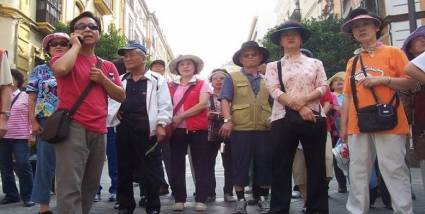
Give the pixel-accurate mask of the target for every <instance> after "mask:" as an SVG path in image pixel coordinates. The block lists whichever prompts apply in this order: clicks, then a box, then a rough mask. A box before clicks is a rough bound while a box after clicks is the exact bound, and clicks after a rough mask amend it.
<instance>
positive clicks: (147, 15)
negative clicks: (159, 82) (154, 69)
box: [124, 0, 174, 78]
mask: <svg viewBox="0 0 425 214" xmlns="http://www.w3.org/2000/svg"><path fill="white" fill-rule="evenodd" d="M125 14H126V17H125V21H124V35H125V36H126V38H127V39H128V40H134V41H138V42H140V43H142V44H143V45H145V46H146V48H147V50H148V54H149V59H150V60H156V59H162V60H164V61H165V62H166V63H167V64H168V62H170V61H171V60H172V59H173V58H174V55H173V52H172V50H171V48H170V46H169V45H168V42H167V40H166V38H165V35H164V34H163V32H162V30H161V27H160V25H159V22H158V19H157V17H156V16H155V14H154V13H152V12H150V11H149V8H148V5H147V4H146V2H145V0H133V1H127V2H126V4H125ZM166 76H167V77H168V78H172V76H171V74H170V72H168V70H167V71H166Z"/></svg>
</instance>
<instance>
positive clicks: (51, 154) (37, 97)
mask: <svg viewBox="0 0 425 214" xmlns="http://www.w3.org/2000/svg"><path fill="white" fill-rule="evenodd" d="M42 44H43V48H44V50H45V51H46V52H47V54H48V55H49V57H53V56H55V55H59V54H63V53H65V52H66V51H67V50H68V49H69V36H68V34H66V33H53V34H49V35H47V36H46V37H44V39H43V43H42ZM56 86H57V83H56V78H55V76H54V75H53V71H52V69H51V68H50V65H49V64H48V63H46V64H42V65H39V66H37V67H35V68H34V69H33V70H32V72H31V74H30V76H29V81H28V85H27V89H26V91H27V93H28V108H29V117H30V118H29V119H30V122H31V126H32V133H31V135H32V137H36V139H37V168H36V172H35V177H34V185H33V190H32V196H31V199H32V201H34V202H35V203H39V204H40V212H39V213H40V214H51V213H52V212H51V211H50V207H49V201H50V191H51V190H52V181H53V176H54V175H55V162H56V159H55V151H54V148H53V145H51V144H49V143H47V142H45V141H44V140H43V139H42V138H40V137H38V135H39V134H40V133H41V132H42V131H43V128H42V127H43V126H44V124H45V122H46V119H47V118H48V117H49V116H50V115H51V114H52V113H53V112H54V111H55V110H56V106H57V104H58V97H57V94H56Z"/></svg>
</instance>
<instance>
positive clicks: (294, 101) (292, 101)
mask: <svg viewBox="0 0 425 214" xmlns="http://www.w3.org/2000/svg"><path fill="white" fill-rule="evenodd" d="M287 101H288V103H287V104H288V106H289V108H291V109H293V110H295V111H300V110H301V108H302V107H304V106H305V105H307V102H306V99H305V98H304V97H300V96H296V97H290V98H289V99H288V100H287Z"/></svg>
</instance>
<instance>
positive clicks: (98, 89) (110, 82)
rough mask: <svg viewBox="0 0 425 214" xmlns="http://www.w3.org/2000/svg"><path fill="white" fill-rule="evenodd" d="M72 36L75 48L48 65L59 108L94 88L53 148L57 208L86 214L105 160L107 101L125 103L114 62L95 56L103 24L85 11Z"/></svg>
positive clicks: (73, 25)
mask: <svg viewBox="0 0 425 214" xmlns="http://www.w3.org/2000/svg"><path fill="white" fill-rule="evenodd" d="M70 32H71V39H70V44H71V46H72V47H71V48H70V49H69V51H68V52H66V53H65V54H63V55H61V56H60V55H59V56H55V57H53V58H52V60H51V62H50V64H51V66H52V70H53V72H54V74H55V76H56V78H57V83H58V88H57V90H58V98H59V106H58V109H68V110H69V109H71V108H72V106H73V105H74V104H75V103H76V102H77V100H78V99H79V98H80V96H81V94H82V92H83V91H84V90H85V89H86V87H88V85H89V84H92V87H91V89H89V92H88V95H87V96H86V97H85V98H84V100H83V102H82V104H81V105H80V106H79V107H78V109H77V111H76V112H75V114H74V115H73V117H72V123H71V125H70V130H69V136H68V138H67V139H66V140H65V141H64V142H60V143H58V144H55V152H56V182H57V208H58V213H67V214H88V213H89V212H90V208H91V206H92V203H93V198H94V196H95V194H96V191H97V189H98V187H99V182H100V176H101V174H102V168H103V163H104V160H105V133H106V115H107V109H108V108H107V107H108V106H107V100H108V99H107V98H108V96H109V97H111V98H112V99H114V100H116V101H118V102H122V101H124V100H125V93H124V90H123V89H122V87H121V81H120V78H119V74H118V71H117V69H116V68H115V66H114V64H113V63H111V62H109V61H106V60H103V59H100V58H98V57H97V56H96V55H95V52H94V50H95V47H96V43H97V42H98V41H99V35H100V33H101V23H100V20H99V19H98V18H97V17H95V16H94V15H93V14H92V13H91V12H84V13H82V14H80V15H79V16H77V17H76V18H74V19H73V20H72V21H71V22H70ZM110 73H111V74H112V76H111V78H109V77H108V74H110Z"/></svg>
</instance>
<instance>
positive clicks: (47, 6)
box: [36, 0, 61, 33]
mask: <svg viewBox="0 0 425 214" xmlns="http://www.w3.org/2000/svg"><path fill="white" fill-rule="evenodd" d="M60 15H61V8H60V0H38V1H37V10H36V22H37V24H38V27H39V29H40V30H41V31H43V32H45V33H51V32H52V31H53V30H54V27H53V26H55V25H56V23H57V22H58V21H59V19H60Z"/></svg>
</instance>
